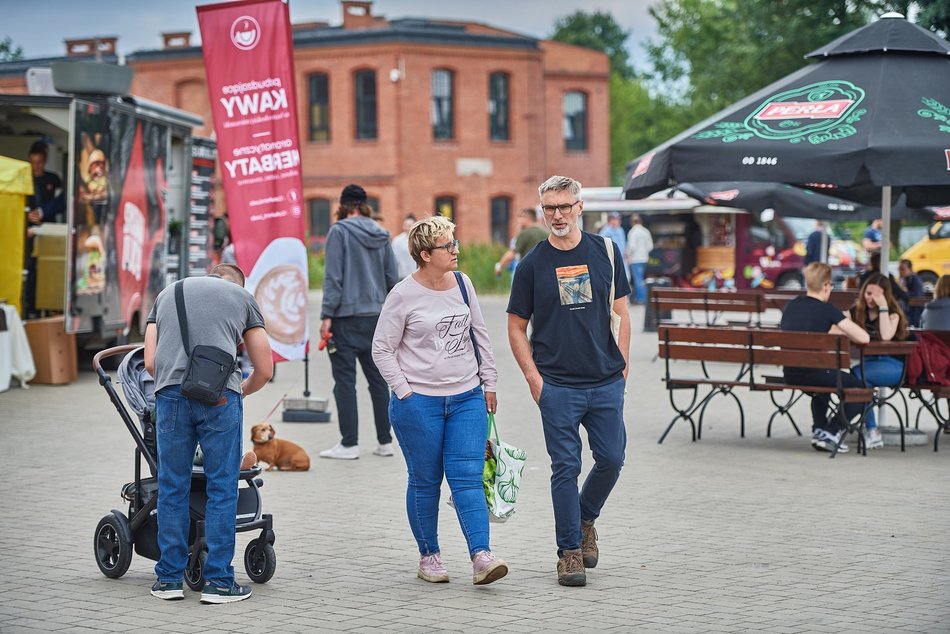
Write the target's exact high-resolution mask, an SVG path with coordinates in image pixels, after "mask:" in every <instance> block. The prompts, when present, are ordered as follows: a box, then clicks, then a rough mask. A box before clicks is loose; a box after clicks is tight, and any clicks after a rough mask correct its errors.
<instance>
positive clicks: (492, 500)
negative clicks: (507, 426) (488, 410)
mask: <svg viewBox="0 0 950 634" xmlns="http://www.w3.org/2000/svg"><path fill="white" fill-rule="evenodd" d="M527 458H528V455H527V454H526V453H525V452H524V450H522V449H518V448H517V447H512V446H511V445H509V444H507V443H504V442H502V441H500V440H499V439H498V428H497V427H495V415H494V414H489V415H488V442H486V443H485V467H484V469H483V471H482V484H483V485H484V487H485V499H486V500H487V501H488V519H489V520H491V521H492V522H505V521H507V520H508V518H509V517H511V516H512V515H514V513H515V502H516V501H517V499H518V489H519V488H520V487H521V476H522V475H524V463H525V460H527Z"/></svg>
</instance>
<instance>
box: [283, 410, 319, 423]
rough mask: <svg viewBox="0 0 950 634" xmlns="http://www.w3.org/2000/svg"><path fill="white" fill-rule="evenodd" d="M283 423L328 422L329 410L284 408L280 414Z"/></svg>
mask: <svg viewBox="0 0 950 634" xmlns="http://www.w3.org/2000/svg"><path fill="white" fill-rule="evenodd" d="M281 420H283V421H284V422H285V423H329V422H330V412H314V411H312V410H308V409H285V410H284V412H283V414H282V415H281Z"/></svg>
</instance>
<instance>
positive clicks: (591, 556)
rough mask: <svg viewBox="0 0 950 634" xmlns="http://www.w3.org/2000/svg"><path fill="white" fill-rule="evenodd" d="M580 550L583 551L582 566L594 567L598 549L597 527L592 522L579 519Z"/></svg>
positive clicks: (598, 553) (598, 554) (598, 552)
mask: <svg viewBox="0 0 950 634" xmlns="http://www.w3.org/2000/svg"><path fill="white" fill-rule="evenodd" d="M581 533H582V534H581V551H582V552H583V553H584V567H585V568H596V567H597V558H598V557H599V556H600V550H598V549H597V529H596V528H594V523H593V522H585V521H581Z"/></svg>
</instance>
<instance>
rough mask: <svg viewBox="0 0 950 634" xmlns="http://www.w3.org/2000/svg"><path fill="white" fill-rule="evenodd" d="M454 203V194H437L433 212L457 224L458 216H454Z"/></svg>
mask: <svg viewBox="0 0 950 634" xmlns="http://www.w3.org/2000/svg"><path fill="white" fill-rule="evenodd" d="M455 204H456V200H455V196H439V197H438V198H436V199H435V213H437V214H438V215H440V216H445V217H446V218H448V219H449V220H451V221H452V222H454V223H455V224H458V222H459V221H458V218H456V217H455V215H456V214H455Z"/></svg>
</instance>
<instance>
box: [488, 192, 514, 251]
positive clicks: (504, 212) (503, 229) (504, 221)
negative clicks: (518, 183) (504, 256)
mask: <svg viewBox="0 0 950 634" xmlns="http://www.w3.org/2000/svg"><path fill="white" fill-rule="evenodd" d="M510 225H511V198H509V197H508V196H495V197H494V198H492V199H491V239H492V242H496V243H498V244H503V245H505V246H508V241H509V239H510V238H511V236H510V234H509V231H508V227H509V226H510Z"/></svg>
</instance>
